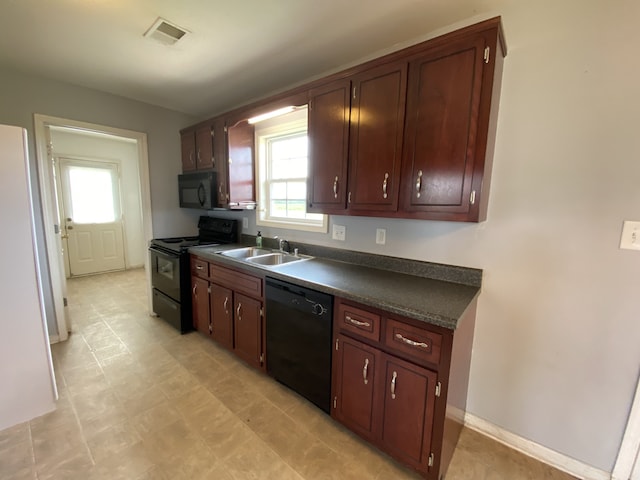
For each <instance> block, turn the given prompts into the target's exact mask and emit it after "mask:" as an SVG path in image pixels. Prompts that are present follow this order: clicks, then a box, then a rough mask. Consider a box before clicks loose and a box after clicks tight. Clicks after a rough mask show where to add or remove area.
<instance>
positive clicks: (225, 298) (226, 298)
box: [223, 297, 229, 315]
mask: <svg viewBox="0 0 640 480" xmlns="http://www.w3.org/2000/svg"><path fill="white" fill-rule="evenodd" d="M227 305H229V297H224V305H223V307H224V313H226V314H227V315H229V310H228V309H227Z"/></svg>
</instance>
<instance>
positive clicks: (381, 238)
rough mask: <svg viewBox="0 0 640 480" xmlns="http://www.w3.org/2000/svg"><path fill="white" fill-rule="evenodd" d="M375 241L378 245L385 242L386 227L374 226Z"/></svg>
mask: <svg viewBox="0 0 640 480" xmlns="http://www.w3.org/2000/svg"><path fill="white" fill-rule="evenodd" d="M376 243H377V244H378V245H384V244H385V243H387V229H386V228H376Z"/></svg>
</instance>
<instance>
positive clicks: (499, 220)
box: [239, 0, 640, 471]
mask: <svg viewBox="0 0 640 480" xmlns="http://www.w3.org/2000/svg"><path fill="white" fill-rule="evenodd" d="M495 13H496V14H500V15H502V19H503V24H504V27H505V32H506V37H507V44H508V48H509V53H508V56H507V58H506V59H505V70H504V76H503V88H502V96H501V104H500V116H499V125H498V135H497V143H496V154H495V162H494V171H493V177H492V192H491V199H490V204H489V218H488V220H487V221H486V222H484V223H482V224H478V225H474V224H455V223H444V222H429V221H409V220H385V219H377V218H349V217H332V218H331V222H332V223H333V222H335V223H338V224H341V225H346V227H347V232H346V236H347V240H346V242H344V243H343V242H337V241H333V240H331V238H330V235H329V234H327V235H323V234H310V233H302V232H286V231H284V230H276V229H268V228H263V227H260V230H261V231H262V233H263V234H264V235H267V236H273V235H283V236H285V237H286V238H290V239H292V240H300V241H303V240H304V241H307V242H314V243H318V244H324V245H330V246H334V247H344V248H349V249H354V250H363V251H368V252H375V253H381V254H386V255H392V256H399V257H409V258H414V259H420V260H427V261H433V262H442V263H449V264H456V265H464V266H469V267H478V268H482V269H484V282H483V291H482V294H481V296H480V299H479V305H478V317H477V324H476V334H475V341H474V351H473V359H472V369H471V383H470V391H469V398H468V407H469V410H470V412H471V413H472V414H474V415H476V416H478V417H481V418H483V419H486V420H488V421H489V422H491V423H494V424H496V425H498V426H500V427H502V428H504V429H506V430H508V431H510V432H513V433H515V434H517V435H520V436H522V437H525V438H527V439H530V440H532V441H534V442H536V443H539V444H542V445H544V446H546V447H548V448H550V449H553V450H556V451H558V452H561V453H563V454H565V455H567V456H570V457H573V458H575V459H577V460H580V461H582V462H584V463H586V464H589V465H592V466H595V467H597V468H599V469H602V470H605V471H611V470H612V467H613V464H614V462H615V458H616V455H617V452H618V448H619V445H620V442H621V438H622V434H623V431H624V428H625V425H626V421H627V416H628V414H629V408H630V404H631V401H632V397H633V393H634V390H635V386H636V381H637V379H638V372H639V369H640V356H639V355H638V351H639V345H640V321H639V317H638V312H640V274H639V272H640V252H638V251H629V250H619V249H618V245H619V241H620V233H621V228H622V222H623V220H625V219H626V220H640V188H639V186H640V140H639V139H640V135H638V132H637V129H638V128H639V127H640V119H639V117H638V109H639V108H640V89H639V88H638V85H640V55H638V53H637V46H638V45H640V29H638V28H637V19H638V18H640V3H638V2H633V1H616V2H583V1H580V0H572V1H565V2H552V1H542V2H505V7H504V9H503V10H502V11H500V12H495ZM239 216H247V217H248V218H250V221H251V223H250V228H249V233H254V234H255V232H256V226H255V221H254V216H253V215H252V214H245V215H239ZM380 227H383V228H386V229H387V244H386V245H385V246H379V245H376V244H375V230H376V228H380Z"/></svg>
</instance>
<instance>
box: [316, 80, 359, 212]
mask: <svg viewBox="0 0 640 480" xmlns="http://www.w3.org/2000/svg"><path fill="white" fill-rule="evenodd" d="M350 105H351V81H350V80H338V81H335V82H331V83H329V84H328V85H323V86H322V87H318V88H315V89H313V90H311V91H310V92H309V108H308V120H309V123H308V127H307V129H308V137H309V169H308V177H307V178H308V181H307V197H308V206H307V211H309V212H314V213H339V212H344V210H345V208H346V203H347V161H348V155H349V111H350Z"/></svg>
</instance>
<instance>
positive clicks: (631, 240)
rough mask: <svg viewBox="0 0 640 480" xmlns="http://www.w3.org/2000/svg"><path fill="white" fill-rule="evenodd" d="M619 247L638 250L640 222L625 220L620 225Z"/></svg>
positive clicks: (639, 244) (639, 247)
mask: <svg viewBox="0 0 640 480" xmlns="http://www.w3.org/2000/svg"><path fill="white" fill-rule="evenodd" d="M620 248H624V249H626V250H640V222H631V221H629V220H627V221H625V222H624V224H623V225H622V236H621V237H620Z"/></svg>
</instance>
